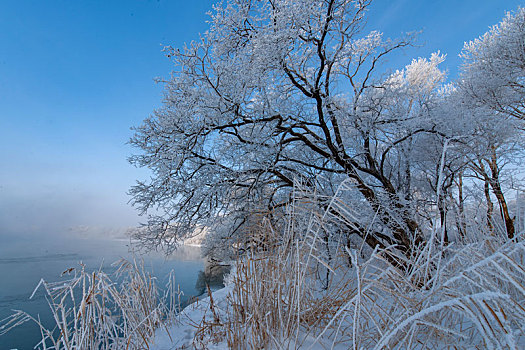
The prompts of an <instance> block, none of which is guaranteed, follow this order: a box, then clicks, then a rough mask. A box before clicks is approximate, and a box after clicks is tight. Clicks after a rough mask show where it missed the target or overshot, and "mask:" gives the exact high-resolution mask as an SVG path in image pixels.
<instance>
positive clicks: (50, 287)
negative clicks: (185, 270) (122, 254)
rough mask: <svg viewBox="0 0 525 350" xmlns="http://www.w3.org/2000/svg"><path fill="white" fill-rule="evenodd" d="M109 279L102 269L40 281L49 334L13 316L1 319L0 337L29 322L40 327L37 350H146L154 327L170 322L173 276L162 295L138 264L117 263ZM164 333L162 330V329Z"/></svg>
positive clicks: (74, 271)
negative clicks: (50, 326)
mask: <svg viewBox="0 0 525 350" xmlns="http://www.w3.org/2000/svg"><path fill="white" fill-rule="evenodd" d="M116 265H117V267H118V268H117V272H116V274H115V276H114V277H111V276H109V275H108V274H106V273H105V272H103V271H102V270H100V269H99V270H96V271H93V272H88V271H86V267H85V266H84V265H83V264H81V266H80V269H73V268H72V269H68V270H67V271H65V273H68V274H71V273H72V274H73V276H72V277H71V278H69V279H68V280H66V281H60V282H46V281H44V280H41V281H40V283H39V284H38V286H37V287H36V288H35V291H34V292H33V295H34V293H36V291H37V290H38V289H39V288H43V289H44V291H45V293H46V298H47V301H48V304H49V307H50V309H51V312H52V315H53V319H54V322H55V327H54V328H53V329H48V328H47V327H46V326H45V325H43V324H42V323H41V322H40V320H39V319H37V318H34V317H32V316H31V315H28V314H27V313H26V312H23V311H16V313H15V314H13V315H12V316H11V317H10V318H9V319H7V320H4V321H3V322H2V323H4V325H3V326H1V327H0V334H1V333H2V332H4V333H5V332H7V331H8V330H9V329H12V328H13V327H14V326H17V325H19V324H21V323H23V322H26V321H29V320H32V321H34V322H36V323H37V325H38V326H39V327H40V331H41V335H42V340H41V341H40V342H39V343H38V344H37V345H36V347H38V348H40V349H49V350H51V349H54V350H58V349H79V350H80V349H146V348H149V344H150V341H151V338H152V337H153V335H154V332H155V330H156V329H157V328H159V327H166V326H167V324H169V323H170V322H175V317H176V316H175V314H176V311H177V305H178V304H175V303H176V301H177V300H178V301H180V299H179V297H180V292H179V290H178V288H176V287H175V283H174V276H173V274H171V275H170V281H169V283H168V286H167V289H166V290H165V292H164V295H163V296H160V295H159V289H158V287H157V284H156V279H155V278H154V277H153V276H151V275H150V274H149V273H147V272H146V271H145V269H144V266H143V263H141V264H139V263H137V261H136V260H133V261H131V262H130V261H127V260H124V259H122V260H121V261H119V262H118V263H116ZM166 329H167V327H166Z"/></svg>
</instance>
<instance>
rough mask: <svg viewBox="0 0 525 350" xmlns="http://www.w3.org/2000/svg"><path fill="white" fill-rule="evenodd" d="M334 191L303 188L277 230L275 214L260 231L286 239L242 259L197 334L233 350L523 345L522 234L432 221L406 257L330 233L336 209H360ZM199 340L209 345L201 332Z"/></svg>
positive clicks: (342, 212) (339, 212) (344, 212)
mask: <svg viewBox="0 0 525 350" xmlns="http://www.w3.org/2000/svg"><path fill="white" fill-rule="evenodd" d="M341 190H342V191H343V192H344V187H343V188H342V189H341ZM338 193H339V194H338V195H336V196H335V197H334V198H331V199H330V200H329V204H328V206H325V209H324V210H312V208H313V206H315V202H316V201H317V200H318V198H316V196H315V194H312V193H306V192H305V191H303V190H301V189H300V188H299V187H298V188H297V189H296V200H295V201H294V203H293V204H292V205H291V206H290V208H289V209H290V210H289V213H288V217H287V225H286V226H285V228H284V230H283V231H282V232H276V231H275V230H274V229H273V228H272V226H271V225H270V223H269V222H268V221H263V223H262V224H261V225H259V227H254V228H253V229H254V230H260V231H263V232H264V234H265V235H268V234H269V235H270V236H272V237H276V239H275V240H273V241H274V242H279V243H278V244H271V245H269V246H268V245H267V246H264V247H262V248H261V247H260V246H259V247H258V248H257V247H254V248H253V249H252V250H251V251H250V252H249V253H248V254H246V255H244V256H242V257H240V258H239V259H238V260H237V263H236V269H234V271H233V273H232V276H231V277H230V279H231V280H232V282H233V288H232V292H231V293H230V295H229V296H228V300H227V301H228V302H227V306H226V307H222V308H219V307H217V306H216V304H215V303H210V308H211V309H212V311H213V312H212V314H213V315H214V316H213V321H209V322H202V323H201V324H200V329H199V330H198V332H197V334H200V335H203V334H213V335H214V337H213V339H212V338H209V339H208V340H209V341H213V342H217V341H222V342H226V343H227V345H228V347H229V348H232V349H261V348H272V349H298V348H306V349H308V348H315V349H317V348H326V349H339V348H341V349H348V348H352V349H385V348H386V349H394V348H395V349H437V348H439V349H441V348H450V349H462V348H469V349H470V348H478V349H519V348H523V346H525V309H524V305H525V270H524V266H525V264H524V260H525V244H524V240H523V238H522V235H518V236H517V237H516V238H514V239H512V240H508V239H507V238H506V237H505V235H504V234H503V233H502V234H501V235H500V237H502V238H500V239H498V238H497V236H496V235H494V234H493V233H488V232H486V231H484V230H481V229H480V230H479V231H476V232H473V231H471V236H472V237H471V238H470V239H465V240H464V241H460V240H458V241H457V242H454V243H451V244H448V245H445V244H444V239H443V236H444V232H442V229H441V228H440V227H439V225H436V226H434V229H431V230H429V232H427V233H426V234H427V238H428V239H427V240H426V243H425V244H422V245H420V246H417V247H414V252H415V253H414V254H413V256H412V258H410V259H408V258H407V257H406V256H405V255H404V254H396V251H395V249H394V247H388V248H386V249H383V250H380V249H377V248H376V249H375V250H374V251H369V252H366V254H365V247H364V246H356V245H352V244H349V245H348V244H341V242H332V241H327V240H326V239H325V237H327V230H333V228H334V226H333V225H332V223H333V219H334V217H333V214H334V213H337V216H338V217H339V218H340V217H341V215H346V216H347V217H348V216H351V215H357V214H358V213H356V212H353V211H352V210H351V209H350V208H348V207H347V206H345V205H344V201H343V200H341V197H338V196H339V195H340V194H342V192H338ZM325 202H326V201H325ZM349 220H350V218H349ZM473 237H475V238H473ZM393 259H398V261H399V263H398V264H393V263H392V260H393ZM400 266H403V268H400ZM195 344H198V346H197V345H196V346H197V347H199V348H205V347H206V346H207V343H206V338H205V337H202V336H201V337H200V338H199V341H198V343H195ZM208 344H209V343H208Z"/></svg>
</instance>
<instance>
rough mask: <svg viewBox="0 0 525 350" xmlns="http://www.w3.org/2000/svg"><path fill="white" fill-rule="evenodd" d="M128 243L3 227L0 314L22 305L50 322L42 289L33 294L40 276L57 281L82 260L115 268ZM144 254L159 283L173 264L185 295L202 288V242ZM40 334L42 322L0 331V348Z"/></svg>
mask: <svg viewBox="0 0 525 350" xmlns="http://www.w3.org/2000/svg"><path fill="white" fill-rule="evenodd" d="M128 245H129V241H126V240H116V239H112V240H109V239H108V240H104V239H78V238H63V237H62V238H60V237H58V236H56V237H53V238H49V239H45V238H44V237H43V236H40V237H39V236H15V235H11V236H10V235H6V234H2V233H0V320H1V319H4V318H5V317H7V316H9V315H10V314H11V313H12V311H11V310H13V309H19V310H24V311H26V312H29V313H30V314H31V315H33V316H37V315H40V317H41V319H42V320H43V322H44V323H47V324H51V321H52V320H51V315H50V312H49V307H48V305H47V302H46V299H45V297H44V293H43V291H39V292H37V293H36V295H35V296H34V297H33V299H31V300H30V299H29V296H30V295H31V293H32V291H33V289H34V288H35V286H36V285H37V283H38V282H39V280H40V278H44V279H46V280H47V281H58V280H60V278H61V277H60V274H61V273H62V272H63V271H64V270H66V269H67V268H70V267H78V266H79V265H78V263H79V262H80V261H82V262H83V263H84V264H86V266H87V268H88V269H90V270H93V269H97V268H98V267H100V266H102V268H103V270H104V271H105V272H107V273H111V272H113V271H114V270H115V268H114V267H113V266H111V264H112V263H113V262H115V261H117V260H119V259H120V258H121V257H123V258H129V257H131V254H130V253H129V252H128ZM143 258H144V262H145V267H146V269H147V270H148V271H152V272H153V274H154V275H155V276H157V278H158V282H159V283H158V284H159V286H163V285H165V283H166V282H167V278H168V274H169V272H170V271H171V270H172V269H173V270H174V271H175V276H176V282H177V283H178V284H179V285H180V287H181V289H182V291H183V292H184V298H185V299H188V298H189V297H191V296H196V295H199V294H201V292H202V287H199V286H202V275H203V273H202V271H203V270H204V260H203V259H202V258H201V257H200V248H198V247H187V246H183V247H181V248H180V249H179V250H178V251H177V252H176V253H175V254H174V255H173V256H171V257H170V258H169V259H166V258H165V257H164V256H163V255H161V254H148V255H146V256H143ZM199 276H200V278H201V281H199ZM183 302H184V300H183ZM39 339H40V334H39V330H38V327H37V326H36V325H34V324H32V323H31V322H28V323H26V324H24V325H22V326H20V327H18V328H17V329H14V330H12V331H10V332H9V333H7V334H6V335H4V336H0V349H2V350H3V349H19V350H22V349H32V348H33V346H34V345H35V344H36V343H37V342H38V341H39Z"/></svg>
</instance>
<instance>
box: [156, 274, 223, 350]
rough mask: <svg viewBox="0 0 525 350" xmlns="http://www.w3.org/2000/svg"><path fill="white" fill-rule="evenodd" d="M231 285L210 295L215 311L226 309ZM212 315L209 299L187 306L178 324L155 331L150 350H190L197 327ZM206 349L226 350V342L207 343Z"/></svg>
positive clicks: (210, 318) (211, 318)
mask: <svg viewBox="0 0 525 350" xmlns="http://www.w3.org/2000/svg"><path fill="white" fill-rule="evenodd" d="M232 289H233V284H230V285H228V286H226V287H224V288H222V289H219V290H217V291H215V292H213V293H212V298H213V303H214V306H215V309H216V310H219V312H220V310H224V308H225V307H226V303H227V300H226V297H227V296H228V294H229V293H230V292H231V291H232ZM213 317H214V316H213V314H212V312H211V310H210V297H209V296H208V297H206V298H203V299H200V300H198V301H196V302H195V303H193V304H190V305H188V306H187V307H186V308H184V310H182V312H181V313H180V315H179V322H177V324H175V325H173V326H171V327H169V328H167V329H166V328H160V329H158V330H157V332H156V334H155V338H154V344H153V345H152V346H151V347H150V349H151V350H173V349H186V348H188V349H190V348H193V347H192V343H193V339H194V337H195V332H196V331H197V326H198V325H199V324H201V323H202V321H203V320H204V319H206V320H213ZM208 349H212V350H220V349H228V346H227V344H226V341H222V342H220V343H218V344H213V343H209V344H208Z"/></svg>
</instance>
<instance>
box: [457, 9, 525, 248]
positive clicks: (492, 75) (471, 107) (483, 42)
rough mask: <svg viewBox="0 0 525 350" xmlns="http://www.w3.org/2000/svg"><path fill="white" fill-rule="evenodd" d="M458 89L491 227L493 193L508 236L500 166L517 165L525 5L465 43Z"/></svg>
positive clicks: (523, 109) (524, 110)
mask: <svg viewBox="0 0 525 350" xmlns="http://www.w3.org/2000/svg"><path fill="white" fill-rule="evenodd" d="M461 56H462V57H463V62H464V63H463V65H462V67H461V75H460V81H459V83H458V86H459V88H458V91H457V94H458V95H459V100H460V104H459V105H458V104H455V105H454V106H455V107H456V108H458V107H459V108H458V109H459V110H460V111H461V112H462V113H466V114H468V116H469V117H470V120H471V121H472V125H473V126H474V129H473V131H472V134H473V135H477V137H476V140H475V142H471V144H472V145H473V147H472V148H471V150H472V152H471V153H470V158H471V161H470V169H471V170H472V171H473V172H474V175H475V176H476V177H477V178H479V179H480V180H482V181H483V182H484V195H485V199H486V203H487V219H488V224H489V227H492V213H493V204H492V201H491V195H490V189H492V193H493V194H494V196H495V197H496V200H497V202H498V205H499V209H500V213H501V216H502V219H503V221H504V224H505V229H506V231H507V235H508V237H509V238H512V237H514V233H515V228H514V223H513V218H512V217H511V214H510V213H509V208H508V205H507V200H506V198H505V193H504V190H503V183H502V181H503V178H504V177H505V174H504V172H503V167H504V166H505V165H507V164H509V163H514V164H519V161H520V160H521V157H520V156H519V154H520V153H521V152H522V151H523V143H522V142H521V139H522V138H523V134H522V130H523V121H525V9H524V8H518V9H517V10H516V12H515V13H510V12H509V13H507V15H506V17H505V18H504V19H503V20H502V21H501V22H500V23H499V24H498V25H495V26H494V27H492V28H491V29H490V30H489V31H488V32H487V33H485V34H484V35H482V36H481V37H479V38H478V39H476V40H473V41H471V42H469V43H466V44H465V46H464V48H463V52H462V55H461ZM520 129H521V130H520Z"/></svg>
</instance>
